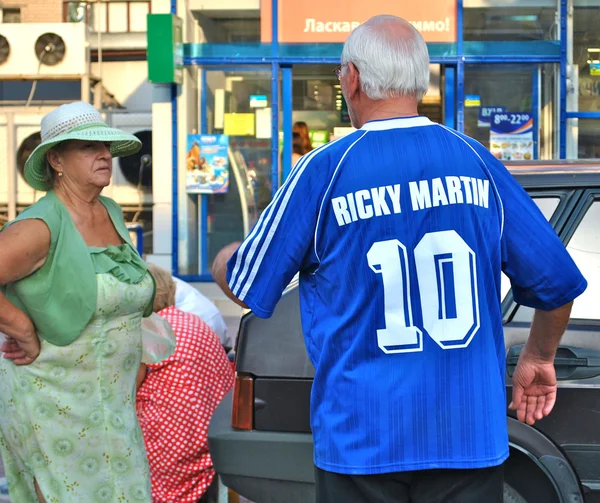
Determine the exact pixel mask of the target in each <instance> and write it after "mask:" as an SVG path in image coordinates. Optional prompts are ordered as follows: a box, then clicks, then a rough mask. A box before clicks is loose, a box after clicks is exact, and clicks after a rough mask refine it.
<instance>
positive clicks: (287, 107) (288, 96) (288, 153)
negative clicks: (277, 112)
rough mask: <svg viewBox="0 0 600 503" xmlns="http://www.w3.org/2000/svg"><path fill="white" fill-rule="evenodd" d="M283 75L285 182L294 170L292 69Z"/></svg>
mask: <svg viewBox="0 0 600 503" xmlns="http://www.w3.org/2000/svg"><path fill="white" fill-rule="evenodd" d="M281 73H282V74H283V98H282V101H283V162H282V165H283V177H282V181H285V180H286V179H287V177H288V175H289V174H290V171H291V170H292V67H291V66H286V67H284V68H282V69H281Z"/></svg>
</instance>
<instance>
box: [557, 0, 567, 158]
mask: <svg viewBox="0 0 600 503" xmlns="http://www.w3.org/2000/svg"><path fill="white" fill-rule="evenodd" d="M559 114H560V122H559V125H558V128H559V129H558V137H559V140H558V144H559V155H558V157H559V159H566V157H567V0H560V103H559Z"/></svg>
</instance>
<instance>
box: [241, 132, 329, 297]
mask: <svg viewBox="0 0 600 503" xmlns="http://www.w3.org/2000/svg"><path fill="white" fill-rule="evenodd" d="M340 139H341V138H340ZM336 142H337V140H335V141H333V142H330V143H327V144H325V145H323V146H322V147H319V148H318V149H316V150H313V151H312V152H310V153H309V154H307V155H306V156H305V157H306V161H305V162H303V163H302V165H301V166H299V169H298V171H297V173H295V174H296V176H294V177H292V176H290V177H289V178H288V180H287V181H286V183H285V184H284V185H283V187H282V189H283V190H281V198H282V199H281V204H279V205H278V208H277V213H275V208H276V206H277V204H272V206H273V211H272V212H271V213H270V214H269V217H270V216H271V215H272V214H273V213H275V217H274V218H273V220H272V221H270V218H268V219H265V222H261V223H260V225H261V227H262V228H261V231H260V232H259V234H258V236H257V237H256V239H254V240H253V247H252V249H251V251H250V253H248V256H247V257H246V259H245V260H244V269H243V270H242V273H241V274H240V275H239V278H238V282H237V283H236V285H235V287H236V288H235V289H232V291H233V293H234V295H235V296H236V297H237V298H238V299H240V300H241V301H243V300H244V298H245V297H246V294H247V293H248V290H249V289H250V287H251V286H252V282H253V281H254V278H255V277H256V273H257V272H258V269H259V268H260V266H261V264H262V261H263V258H264V256H265V254H266V253H267V250H268V248H269V245H270V244H271V240H272V239H273V236H274V235H275V232H276V231H277V226H278V225H279V222H280V221H281V218H282V216H283V212H284V211H285V209H286V207H287V204H288V202H289V200H290V198H291V197H292V193H293V192H294V188H295V187H296V185H297V184H298V180H299V179H300V177H301V176H302V173H304V170H305V169H306V167H307V166H308V164H309V163H310V161H311V160H312V159H314V157H315V156H316V155H317V154H318V153H320V152H322V151H323V150H325V149H327V148H329V147H330V146H331V145H333V144H334V143H336ZM303 159H304V158H303ZM298 164H300V163H298ZM288 182H289V183H288ZM257 227H258V225H257ZM265 230H267V234H266V237H265V240H264V242H263V244H262V246H261V248H260V251H259V253H258V255H257V256H256V260H254V258H255V257H254V253H255V252H256V247H257V245H258V243H259V242H260V240H261V238H262V235H263V234H264V232H265ZM253 260H254V266H253V267H252V270H251V271H250V274H249V275H248V276H247V277H246V274H247V273H248V269H249V266H250V263H251V262H252V261H253ZM244 278H245V279H244Z"/></svg>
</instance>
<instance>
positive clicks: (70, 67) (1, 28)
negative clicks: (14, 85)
mask: <svg viewBox="0 0 600 503" xmlns="http://www.w3.org/2000/svg"><path fill="white" fill-rule="evenodd" d="M88 34H89V28H88V27H87V25H86V24H85V23H22V24H21V23H14V24H13V23H6V24H0V79H5V80H10V79H28V80H31V79H34V78H39V79H44V78H45V77H47V78H57V77H59V76H60V78H77V77H81V76H83V75H87V74H88V73H89V69H90V48H89V44H88Z"/></svg>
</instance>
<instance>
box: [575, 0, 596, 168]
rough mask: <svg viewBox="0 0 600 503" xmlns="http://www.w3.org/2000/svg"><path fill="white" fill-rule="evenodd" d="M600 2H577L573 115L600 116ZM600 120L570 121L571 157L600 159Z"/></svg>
mask: <svg viewBox="0 0 600 503" xmlns="http://www.w3.org/2000/svg"><path fill="white" fill-rule="evenodd" d="M598 23H600V2H598V1H597V0H596V1H590V0H575V1H574V11H573V66H574V70H575V72H574V75H573V78H572V82H573V84H574V85H575V92H576V93H577V98H576V101H575V102H573V101H571V102H570V103H569V111H570V112H575V111H577V112H583V113H590V112H591V113H597V114H600V33H599V31H598ZM598 134H600V119H588V118H586V119H570V120H569V121H568V128H567V156H568V157H569V158H579V159H585V158H595V159H597V158H600V146H599V145H598Z"/></svg>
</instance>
